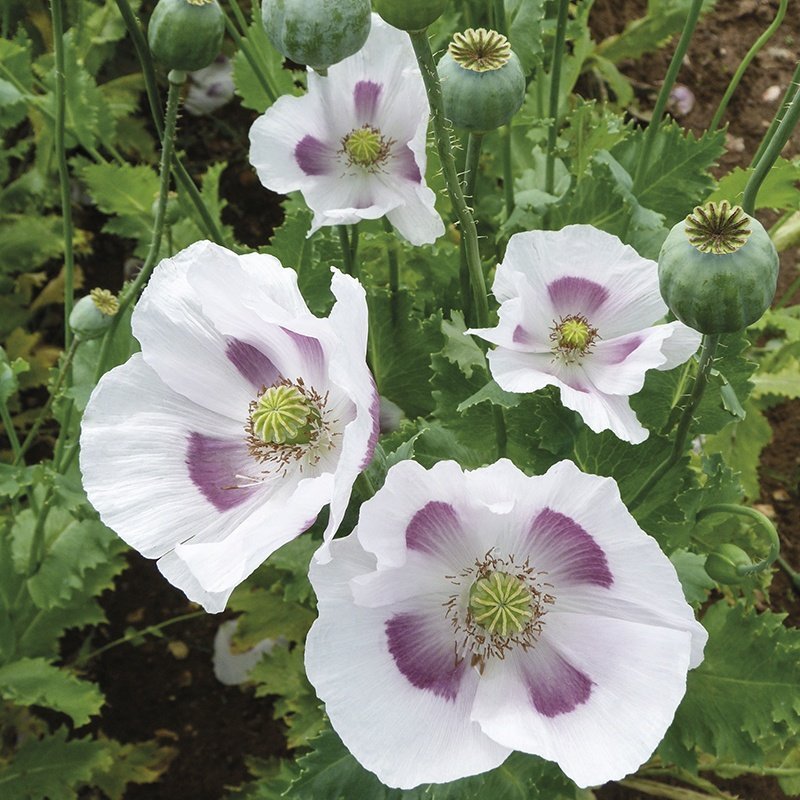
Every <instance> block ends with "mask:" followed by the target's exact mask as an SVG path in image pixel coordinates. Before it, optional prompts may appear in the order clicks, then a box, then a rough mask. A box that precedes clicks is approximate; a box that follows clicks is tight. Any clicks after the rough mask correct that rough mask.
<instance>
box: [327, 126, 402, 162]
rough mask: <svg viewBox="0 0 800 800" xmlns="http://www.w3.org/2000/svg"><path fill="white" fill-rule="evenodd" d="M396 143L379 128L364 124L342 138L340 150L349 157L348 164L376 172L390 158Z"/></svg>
mask: <svg viewBox="0 0 800 800" xmlns="http://www.w3.org/2000/svg"><path fill="white" fill-rule="evenodd" d="M394 144H395V141H394V139H387V138H386V137H385V136H384V135H383V134H382V133H381V132H380V130H379V129H378V128H373V127H372V126H371V125H362V126H361V127H360V128H354V129H353V130H352V131H350V133H348V134H347V136H345V137H344V138H343V139H342V148H341V150H340V151H339V152H340V153H341V154H342V155H344V156H345V157H346V158H347V163H348V166H353V165H355V166H358V167H363V168H364V169H366V170H368V171H369V172H376V171H377V170H378V168H379V167H380V166H381V165H382V164H385V163H386V161H387V160H388V159H389V155H390V153H391V150H392V146H393V145H394Z"/></svg>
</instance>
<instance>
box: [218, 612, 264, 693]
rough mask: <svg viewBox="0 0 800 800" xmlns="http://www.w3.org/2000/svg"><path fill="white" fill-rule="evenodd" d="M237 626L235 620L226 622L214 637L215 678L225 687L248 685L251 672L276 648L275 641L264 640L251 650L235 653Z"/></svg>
mask: <svg viewBox="0 0 800 800" xmlns="http://www.w3.org/2000/svg"><path fill="white" fill-rule="evenodd" d="M237 625H238V622H237V621H236V620H235V619H229V620H226V621H225V622H223V623H222V624H221V625H220V626H219V628H217V633H216V634H215V636H214V652H213V654H212V658H211V660H212V663H213V665H214V677H215V678H216V679H217V680H218V681H219V682H220V683H222V684H224V685H225V686H238V685H240V684H242V683H247V680H248V677H249V674H250V670H252V669H253V667H254V666H255V665H256V664H258V662H259V661H260V660H261V657H262V656H263V655H264V653H269V652H270V651H271V650H272V648H273V647H274V646H275V640H274V639H262V640H261V641H260V642H258V643H257V644H256V645H255V646H253V647H251V648H250V649H249V650H245V651H244V652H243V653H235V652H234V651H233V649H232V648H231V644H232V641H233V635H234V634H235V633H236V626H237Z"/></svg>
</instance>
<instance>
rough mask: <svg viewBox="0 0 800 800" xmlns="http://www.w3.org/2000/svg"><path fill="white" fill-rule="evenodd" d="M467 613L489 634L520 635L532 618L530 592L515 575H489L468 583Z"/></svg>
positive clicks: (496, 573)
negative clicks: (469, 587) (469, 586)
mask: <svg viewBox="0 0 800 800" xmlns="http://www.w3.org/2000/svg"><path fill="white" fill-rule="evenodd" d="M469 610H470V612H471V613H472V617H473V619H474V620H475V622H476V623H477V624H478V625H480V626H481V627H482V628H483V629H484V630H486V631H488V632H489V633H491V634H499V635H500V636H508V635H509V634H510V633H522V631H524V630H525V628H526V627H527V625H528V623H529V622H530V620H531V618H532V617H533V602H532V595H531V591H530V589H529V588H528V587H527V586H526V585H525V583H524V582H523V581H522V580H521V579H520V578H518V577H517V576H516V575H509V573H507V572H492V573H490V574H489V575H488V576H487V577H485V578H479V579H478V580H477V581H475V583H473V584H472V588H471V589H470V590H469Z"/></svg>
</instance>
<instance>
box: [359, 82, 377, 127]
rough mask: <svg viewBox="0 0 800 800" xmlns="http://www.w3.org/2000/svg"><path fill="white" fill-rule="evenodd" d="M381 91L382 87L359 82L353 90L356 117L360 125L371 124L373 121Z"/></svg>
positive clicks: (373, 83) (372, 83)
mask: <svg viewBox="0 0 800 800" xmlns="http://www.w3.org/2000/svg"><path fill="white" fill-rule="evenodd" d="M382 91H383V86H381V84H380V83H375V82H374V81H359V82H358V83H357V84H356V85H355V87H354V88H353V101H354V103H355V109H356V116H357V117H358V119H359V121H360V122H361V123H371V122H373V120H374V119H375V112H376V111H377V110H378V99H379V98H380V96H381V92H382Z"/></svg>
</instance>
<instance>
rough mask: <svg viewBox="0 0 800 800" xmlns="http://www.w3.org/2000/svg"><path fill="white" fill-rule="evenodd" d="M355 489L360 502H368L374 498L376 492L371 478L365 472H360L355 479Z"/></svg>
mask: <svg viewBox="0 0 800 800" xmlns="http://www.w3.org/2000/svg"><path fill="white" fill-rule="evenodd" d="M356 489H357V490H358V493H359V494H360V495H361V499H362V500H369V499H370V498H371V497H374V496H375V492H376V491H377V489H376V488H375V484H374V483H373V482H372V478H370V477H369V475H367V473H366V472H361V473H360V474H359V476H358V477H357V478H356Z"/></svg>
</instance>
